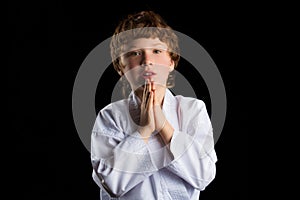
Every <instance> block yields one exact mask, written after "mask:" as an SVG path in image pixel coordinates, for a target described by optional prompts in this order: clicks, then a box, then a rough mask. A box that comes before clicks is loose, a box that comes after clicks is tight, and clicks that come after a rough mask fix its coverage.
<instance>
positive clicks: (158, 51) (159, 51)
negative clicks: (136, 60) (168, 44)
mask: <svg viewBox="0 0 300 200" xmlns="http://www.w3.org/2000/svg"><path fill="white" fill-rule="evenodd" d="M161 52H162V50H159V49H154V50H153V53H155V54H160V53H161Z"/></svg>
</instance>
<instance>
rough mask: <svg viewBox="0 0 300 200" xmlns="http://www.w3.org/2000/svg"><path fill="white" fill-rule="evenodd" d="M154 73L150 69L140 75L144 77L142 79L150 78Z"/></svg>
mask: <svg viewBox="0 0 300 200" xmlns="http://www.w3.org/2000/svg"><path fill="white" fill-rule="evenodd" d="M155 75H156V73H154V72H152V71H144V72H143V73H142V76H143V77H144V79H149V78H152V77H153V76H155Z"/></svg>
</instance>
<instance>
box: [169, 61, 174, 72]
mask: <svg viewBox="0 0 300 200" xmlns="http://www.w3.org/2000/svg"><path fill="white" fill-rule="evenodd" d="M174 67H175V63H174V60H171V63H170V66H169V72H171V71H173V70H174Z"/></svg>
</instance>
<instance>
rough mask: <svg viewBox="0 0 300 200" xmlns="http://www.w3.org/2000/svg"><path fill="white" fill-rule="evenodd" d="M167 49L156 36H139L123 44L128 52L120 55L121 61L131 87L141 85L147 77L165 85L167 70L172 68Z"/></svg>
mask: <svg viewBox="0 0 300 200" xmlns="http://www.w3.org/2000/svg"><path fill="white" fill-rule="evenodd" d="M167 50H168V47H167V45H166V44H165V43H163V42H162V41H160V40H159V39H158V38H155V39H152V38H139V39H135V40H133V41H132V42H130V43H128V44H126V45H125V46H124V51H125V52H128V53H125V54H123V55H122V56H121V62H122V64H123V65H124V66H125V67H124V69H123V72H124V74H125V76H126V78H127V79H128V81H129V83H130V85H131V87H132V89H134V90H136V89H137V88H139V87H142V86H143V85H144V84H145V81H146V80H147V79H148V80H150V81H154V83H156V84H160V85H163V86H166V83H167V79H168V75H169V72H170V71H172V70H173V69H174V62H173V60H172V59H171V57H170V55H169V52H168V51H167Z"/></svg>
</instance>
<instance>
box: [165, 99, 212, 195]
mask: <svg viewBox="0 0 300 200" xmlns="http://www.w3.org/2000/svg"><path fill="white" fill-rule="evenodd" d="M195 111H197V112H195ZM179 112H180V113H179V119H180V120H181V122H182V125H181V131H177V130H175V131H174V133H173V137H172V139H171V142H170V151H171V152H172V154H173V155H174V161H173V162H172V163H171V164H170V165H168V167H167V169H168V170H169V171H171V172H172V173H174V174H175V175H176V176H179V177H181V178H182V179H184V180H185V181H186V182H188V183H189V184H190V185H192V186H193V187H194V188H197V189H199V190H204V189H205V187H206V186H207V185H208V184H209V183H210V182H211V181H212V180H213V179H214V177H215V174H216V166H215V163H216V161H217V157H216V153H215V150H214V139H213V132H212V126H211V122H210V119H209V116H208V113H207V110H206V107H205V104H204V103H203V102H202V101H198V100H197V101H196V102H193V103H192V104H187V105H182V107H181V108H180V111H179ZM191 113H195V114H194V115H193V114H191Z"/></svg>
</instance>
